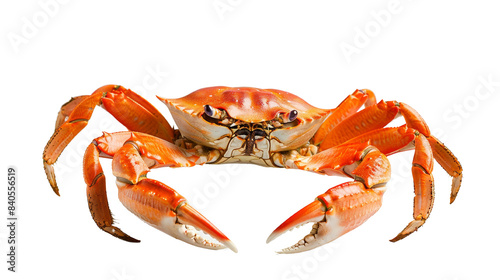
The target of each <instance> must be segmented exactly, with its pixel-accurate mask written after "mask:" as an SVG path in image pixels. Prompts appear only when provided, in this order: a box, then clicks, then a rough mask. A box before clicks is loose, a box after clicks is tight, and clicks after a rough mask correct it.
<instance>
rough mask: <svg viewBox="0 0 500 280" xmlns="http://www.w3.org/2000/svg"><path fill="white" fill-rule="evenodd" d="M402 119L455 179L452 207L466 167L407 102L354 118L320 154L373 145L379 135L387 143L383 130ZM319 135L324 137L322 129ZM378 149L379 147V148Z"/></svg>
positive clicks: (333, 134) (392, 103) (384, 105)
mask: <svg viewBox="0 0 500 280" xmlns="http://www.w3.org/2000/svg"><path fill="white" fill-rule="evenodd" d="M399 115H402V116H403V117H404V119H405V122H406V125H407V127H408V128H411V129H414V130H415V131H418V132H419V133H421V134H423V135H424V136H425V137H426V138H427V140H428V142H429V143H430V146H431V149H432V152H433V153H434V155H435V159H436V161H437V162H438V163H439V164H440V165H441V167H443V169H444V170H446V172H447V173H448V174H449V175H450V176H452V177H453V179H452V191H451V196H450V203H453V201H455V198H456V196H457V194H458V191H459V190H460V184H461V182H462V166H461V165H460V162H459V161H458V159H457V158H456V157H455V155H453V153H452V152H451V151H450V150H449V149H448V148H447V147H446V146H445V145H444V144H443V143H442V142H440V141H439V140H438V139H437V138H435V137H434V136H432V135H431V132H430V130H429V127H428V126H427V124H426V123H425V121H424V119H423V118H422V117H421V116H420V114H419V113H418V112H417V111H416V110H415V109H413V108H412V107H410V106H409V105H408V104H405V103H403V102H397V101H389V102H384V101H383V100H382V101H380V102H379V103H378V104H376V105H372V106H369V107H367V108H365V109H363V110H361V111H359V112H357V113H355V114H353V115H351V116H350V117H348V118H346V119H345V120H344V121H343V122H341V123H340V124H339V125H337V126H335V127H334V128H333V129H332V130H330V132H329V133H328V135H327V137H326V138H325V140H324V141H323V142H322V143H321V144H320V145H319V150H320V151H322V150H325V149H328V148H330V147H333V146H336V145H340V144H342V143H345V142H349V143H352V142H353V141H358V142H363V141H366V140H368V139H372V140H371V141H372V142H373V141H374V140H373V139H374V138H370V137H376V136H377V135H378V137H379V139H382V141H380V143H381V142H383V141H384V140H385V141H386V140H388V139H387V138H384V136H383V135H382V134H380V133H379V129H381V128H383V127H384V126H385V125H387V124H388V123H390V122H391V121H392V120H393V119H394V118H396V117H397V116H399ZM318 133H321V129H320V130H319V131H318ZM357 137H359V138H357ZM381 137H382V138H381ZM353 138H357V139H358V140H352V139H353ZM389 142H391V141H386V144H389ZM376 146H377V147H379V146H378V145H376ZM384 153H385V151H384Z"/></svg>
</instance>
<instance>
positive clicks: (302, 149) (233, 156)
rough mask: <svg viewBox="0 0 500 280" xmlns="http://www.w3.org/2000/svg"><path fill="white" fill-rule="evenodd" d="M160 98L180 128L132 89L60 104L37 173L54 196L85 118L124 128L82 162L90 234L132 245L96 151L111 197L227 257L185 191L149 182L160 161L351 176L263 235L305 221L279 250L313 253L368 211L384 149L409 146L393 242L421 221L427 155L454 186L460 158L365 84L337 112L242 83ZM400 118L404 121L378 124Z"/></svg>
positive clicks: (110, 89)
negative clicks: (406, 217) (410, 206)
mask: <svg viewBox="0 0 500 280" xmlns="http://www.w3.org/2000/svg"><path fill="white" fill-rule="evenodd" d="M158 98H159V99H160V100H161V101H163V102H164V103H165V104H166V105H167V107H168V109H169V110H170V112H171V114H172V116H173V118H174V120H175V122H176V124H177V126H178V127H179V129H178V130H177V129H173V128H172V127H171V126H170V125H169V123H168V122H167V121H166V120H165V118H164V117H163V116H162V115H161V114H160V113H159V112H158V110H157V109H156V108H154V107H153V106H152V105H151V104H150V103H149V102H148V101H146V100H145V99H143V98H142V97H141V96H139V95H137V94H136V93H134V92H133V91H131V90H128V89H125V88H124V87H122V86H116V85H107V86H103V87H101V88H99V89H97V90H96V91H95V92H94V93H93V94H91V95H84V96H79V97H75V98H72V99H71V100H70V101H69V102H67V103H66V104H64V105H63V106H62V108H61V111H60V112H59V115H58V118H57V122H56V130H55V132H54V134H53V135H52V138H51V139H50V140H49V142H48V143H47V146H46V147H45V150H44V152H43V163H44V168H45V172H46V174H47V178H48V180H49V182H50V185H51V186H52V188H53V190H54V192H55V193H56V194H58V195H59V190H58V187H57V184H56V180H55V174H54V169H53V166H52V165H53V164H54V163H55V162H56V160H57V158H58V157H59V155H60V154H61V153H62V151H63V150H64V148H65V147H66V146H67V145H68V143H69V142H70V141H71V140H72V139H73V138H74V137H75V136H76V135H77V134H78V133H79V132H80V131H81V130H82V129H83V128H84V127H85V126H86V125H87V123H88V121H89V119H90V117H91V115H92V112H93V110H94V108H95V107H96V106H97V105H100V106H101V107H102V108H104V109H105V110H106V111H108V112H109V113H111V115H113V116H114V117H115V118H116V119H117V120H118V121H119V122H121V123H122V124H123V125H125V126H126V127H127V129H129V130H130V131H126V132H115V133H104V135H103V136H101V137H98V138H96V139H95V140H94V141H93V142H92V143H91V144H90V145H89V146H88V148H87V150H86V152H85V155H84V159H83V160H84V164H83V166H84V178H85V182H86V184H87V199H88V205H89V209H90V213H91V214H92V218H93V219H94V221H95V223H96V224H97V226H98V227H99V228H100V229H102V230H104V231H106V232H108V233H109V234H111V235H113V236H115V237H118V238H120V239H123V240H126V241H130V242H138V240H137V239H134V238H132V237H130V236H129V235H127V234H126V233H124V232H123V231H122V230H121V229H119V228H118V227H116V226H114V224H113V219H112V216H111V212H110V210H109V207H108V200H107V196H106V186H105V182H106V180H105V177H104V174H103V171H102V168H101V165H100V163H99V158H100V157H106V158H112V159H113V161H112V170H113V175H114V176H115V177H116V184H117V186H118V190H119V191H118V194H119V199H120V201H121V202H122V203H123V205H124V206H125V207H126V208H127V209H129V210H130V211H131V212H132V213H134V214H135V215H137V216H138V217H139V218H141V219H142V220H143V221H145V222H146V223H148V224H150V225H152V226H153V227H155V228H157V229H159V230H161V231H163V232H165V233H167V234H169V235H171V236H173V237H175V238H177V239H180V240H182V241H184V242H187V243H189V244H192V245H195V246H199V247H203V248H208V249H221V248H229V249H231V250H233V251H234V252H236V251H237V249H236V247H235V245H234V244H233V243H232V242H231V241H230V240H229V238H227V237H226V236H225V235H224V234H223V233H222V232H221V231H220V230H219V229H217V228H216V227H215V226H214V225H213V224H212V223H210V222H209V221H208V220H207V219H206V218H205V217H203V216H202V215H201V214H200V213H199V212H197V211H196V210H195V209H194V208H193V207H191V206H190V205H189V204H188V203H187V202H186V199H185V198H184V197H182V196H181V195H180V194H178V193H177V192H176V191H175V190H174V189H172V188H170V187H169V186H167V185H165V184H164V183H162V182H159V181H156V180H152V179H149V178H147V176H146V175H147V173H148V172H149V171H150V170H151V169H153V168H159V167H188V166H194V165H202V164H219V163H253V164H258V165H262V166H267V167H282V168H294V169H302V170H307V171H312V172H316V173H319V174H326V175H340V176H347V177H350V178H352V179H353V180H352V181H350V182H347V183H343V184H340V185H337V186H335V187H333V188H331V189H329V190H327V191H326V192H325V193H323V194H321V195H319V196H318V197H317V198H316V199H315V200H314V201H313V202H312V203H310V204H309V205H307V206H306V207H304V208H302V209H301V210H299V211H298V212H297V213H295V214H294V215H292V216H291V217H290V218H289V219H287V220H286V221H285V222H283V223H282V224H281V225H280V226H279V227H278V228H276V229H275V230H274V231H273V232H272V233H271V235H270V236H269V238H268V239H267V242H270V241H272V240H273V239H275V238H276V237H278V236H279V235H281V234H283V233H284V232H286V231H287V230H289V229H292V228H294V227H295V226H298V225H302V224H305V223H313V226H312V230H311V233H310V234H308V235H306V236H305V237H304V238H303V239H301V240H300V241H299V242H297V243H296V244H295V245H292V246H290V247H288V248H285V249H283V250H282V251H281V252H280V253H296V252H302V251H307V250H310V249H313V248H316V247H318V246H321V245H323V244H326V243H328V242H331V241H333V240H334V239H336V238H338V237H339V236H341V235H343V234H345V233H347V232H349V231H351V230H352V229H354V228H356V227H358V226H359V225H361V224H362V223H364V222H365V221H366V220H367V219H368V218H370V217H371V216H372V215H373V214H374V213H375V212H376V211H377V210H378V209H379V208H380V206H381V204H382V196H383V194H384V192H385V190H386V186H385V185H386V183H387V182H388V181H389V179H390V164H389V161H388V159H387V158H386V156H388V155H391V154H394V153H397V152H401V151H406V150H412V149H414V150H415V155H414V158H413V166H412V167H411V168H412V173H413V180H414V188H415V198H414V210H413V218H414V219H413V221H411V222H410V223H409V224H408V226H406V228H404V229H403V230H402V231H401V232H400V233H399V234H398V235H397V236H396V237H395V238H394V239H392V240H391V241H393V242H394V241H398V240H400V239H402V238H405V237H406V236H408V235H409V234H411V233H412V232H414V231H416V230H417V229H418V228H419V227H420V226H422V225H423V224H424V223H425V221H426V220H427V218H428V217H429V214H430V212H431V209H432V205H433V201H434V184H433V177H432V169H433V160H434V159H436V160H437V162H438V163H439V164H440V165H441V166H442V167H443V168H444V169H445V170H446V172H447V173H448V174H449V175H451V176H452V177H453V182H452V190H451V203H452V202H453V201H454V200H455V198H456V196H457V193H458V191H459V189H460V184H461V180H462V167H461V165H460V163H459V162H458V160H457V158H456V157H455V156H454V155H453V154H452V153H451V151H450V150H449V149H448V148H446V147H445V146H444V145H443V144H442V143H441V142H440V141H439V140H438V139H436V138H435V137H434V136H432V135H431V133H430V131H429V128H428V127H427V125H426V123H425V121H424V120H423V119H422V117H421V116H420V115H419V114H418V113H417V112H416V111H415V110H414V109H412V108H411V107H410V106H408V105H406V104H404V103H402V102H396V101H389V102H384V101H380V102H378V103H377V102H376V99H375V96H374V94H373V93H372V92H371V91H370V90H356V91H355V92H354V93H353V94H351V95H349V96H348V97H347V98H346V99H345V100H344V101H343V102H342V103H340V105H339V106H338V107H337V108H335V109H319V108H316V107H313V106H311V105H309V104H308V103H307V102H305V101H304V100H302V99H301V98H299V97H297V96H295V95H293V94H291V93H288V92H284V91H281V90H275V89H257V88H249V87H240V88H230V87H210V88H204V89H200V90H197V91H195V92H193V93H191V94H189V95H187V96H185V97H183V98H179V99H164V98H160V97H158ZM363 105H364V106H365V108H364V109H362V110H360V111H358V110H359V109H360V108H361V107H362V106H363ZM400 115H402V116H403V117H404V119H405V123H406V124H405V125H402V126H400V127H395V128H393V127H388V128H385V126H386V125H387V124H389V123H390V122H391V121H392V120H393V119H395V118H396V117H398V116H400ZM201 231H204V232H205V233H207V234H208V235H210V236H211V237H212V238H210V237H208V236H204V235H203V234H202V233H201Z"/></svg>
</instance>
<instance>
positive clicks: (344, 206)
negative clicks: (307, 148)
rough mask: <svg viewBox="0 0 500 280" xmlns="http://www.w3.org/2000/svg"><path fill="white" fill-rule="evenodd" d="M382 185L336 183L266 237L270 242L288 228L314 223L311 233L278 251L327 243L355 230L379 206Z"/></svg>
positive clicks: (294, 250) (283, 251) (283, 252)
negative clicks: (370, 187)
mask: <svg viewBox="0 0 500 280" xmlns="http://www.w3.org/2000/svg"><path fill="white" fill-rule="evenodd" d="M384 192H385V187H377V188H373V189H367V188H366V187H365V186H364V185H363V184H362V183H360V182H348V183H344V184H341V185H338V186H335V187H333V188H331V189H329V190H328V191H326V192H325V193H324V194H322V195H319V196H318V197H317V198H316V199H315V200H314V201H313V202H311V203H310V204H309V205H307V206H305V207H304V208H302V209H301V210H299V211H298V212H297V213H295V214H294V215H292V216H291V217H290V218H288V219H287V220H286V221H285V222H283V223H282V224H281V225H280V226H278V227H277V228H276V229H275V230H274V231H273V232H272V233H271V235H269V237H268V239H267V243H269V242H271V241H273V240H274V239H276V238H277V237H279V236H280V235H282V234H284V233H286V232H287V231H289V230H291V229H293V228H295V227H298V226H302V225H304V224H308V223H313V226H312V230H311V232H310V233H309V234H308V235H306V236H305V237H304V238H302V239H300V240H299V241H298V242H297V243H296V244H294V245H292V246H290V247H288V248H285V249H283V250H281V251H279V252H278V253H281V254H290V253H299V252H304V251H308V250H311V249H314V248H316V247H319V246H322V245H324V244H326V243H329V242H331V241H333V240H335V239H337V238H338V237H340V236H342V235H343V234H345V233H347V232H349V231H351V230H353V229H355V228H356V227H358V226H359V225H361V224H363V223H364V222H365V221H366V220H367V219H368V218H370V217H371V216H372V215H373V214H375V212H377V210H378V209H379V208H380V206H381V205H382V195H383V194H384Z"/></svg>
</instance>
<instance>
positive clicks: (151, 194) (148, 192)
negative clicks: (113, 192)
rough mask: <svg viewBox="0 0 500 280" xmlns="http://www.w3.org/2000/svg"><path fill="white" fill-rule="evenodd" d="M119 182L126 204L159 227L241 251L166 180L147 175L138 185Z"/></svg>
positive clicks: (179, 236)
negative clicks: (165, 182)
mask: <svg viewBox="0 0 500 280" xmlns="http://www.w3.org/2000/svg"><path fill="white" fill-rule="evenodd" d="M117 184H118V185H119V198H120V201H121V202H122V203H123V205H124V206H125V207H126V208H127V209H128V210H129V211H131V212H132V213H134V214H135V215H136V216H138V217H139V218H141V219H142V220H143V221H145V222H146V223H148V224H150V225H151V226H153V227H155V228H157V229H158V230H161V231H163V232H164V233H166V234H168V235H170V236H172V237H174V238H176V239H179V240H182V241H184V242H186V243H189V244H191V245H194V246H198V247H202V248H206V249H212V250H218V249H224V248H229V249H231V250H232V251H233V252H235V253H236V252H238V250H237V249H236V246H235V245H234V244H233V242H231V240H229V238H227V237H226V236H225V235H224V234H223V233H222V232H221V231H220V230H219V229H218V228H217V227H215V226H214V225H213V224H212V223H211V222H210V221H209V220H208V219H207V218H205V217H204V216H203V215H201V214H200V213H199V212H198V211H196V210H195V209H194V208H193V207H192V206H191V205H189V204H188V203H187V202H186V199H185V198H184V197H182V196H181V195H180V194H178V193H177V192H176V191H175V190H173V189H172V188H170V187H169V186H167V185H165V184H163V183H162V182H159V181H156V180H152V179H147V178H146V179H143V180H141V181H140V182H139V183H138V184H137V185H130V184H121V183H120V182H118V181H117Z"/></svg>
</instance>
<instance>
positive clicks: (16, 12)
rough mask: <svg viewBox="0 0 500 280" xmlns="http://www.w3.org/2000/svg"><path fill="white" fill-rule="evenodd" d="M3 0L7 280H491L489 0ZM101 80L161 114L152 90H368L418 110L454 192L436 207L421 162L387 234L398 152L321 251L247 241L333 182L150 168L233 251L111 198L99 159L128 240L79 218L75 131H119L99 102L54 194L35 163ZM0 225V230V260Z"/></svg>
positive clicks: (493, 48) (294, 175)
mask: <svg viewBox="0 0 500 280" xmlns="http://www.w3.org/2000/svg"><path fill="white" fill-rule="evenodd" d="M9 2H10V3H9V4H7V1H2V4H1V7H0V21H1V24H0V26H1V27H0V28H1V30H0V33H1V35H2V36H1V39H0V48H1V54H0V55H1V63H0V65H1V66H0V71H1V73H0V74H1V77H2V81H1V92H2V97H3V98H2V109H1V110H0V112H1V118H0V119H1V120H2V121H1V124H2V126H1V131H2V137H1V138H2V140H1V142H2V152H1V154H2V156H1V157H0V158H1V170H2V171H1V172H2V173H3V174H4V175H1V176H0V178H3V180H6V173H7V172H6V169H7V166H9V165H14V166H16V167H17V168H18V176H19V188H18V217H19V221H18V222H19V227H18V233H17V237H18V244H19V245H18V252H17V254H18V267H17V270H18V273H16V274H14V273H8V272H7V264H6V263H5V262H4V261H2V262H1V263H2V264H1V265H0V271H1V272H0V275H6V276H7V279H37V278H48V277H50V278H51V279H67V278H72V279H96V280H98V279H106V280H110V279H114V280H122V279H127V280H128V279H137V280H141V279H179V278H180V277H182V278H183V279H191V278H192V279H207V278H208V279H212V278H215V277H217V278H218V279H318V278H319V277H328V278H329V279H442V280H458V279H459V280H462V279H499V277H500V276H499V275H500V273H499V272H498V263H499V261H500V257H499V253H498V252H499V251H500V241H499V238H498V213H499V210H500V209H499V206H498V205H499V202H498V201H499V198H500V188H499V187H500V186H499V185H498V178H497V176H498V168H499V164H498V157H499V152H498V145H497V142H498V139H496V138H497V137H498V133H497V132H496V130H497V129H498V121H499V120H500V116H499V113H498V104H499V101H500V97H499V95H500V68H499V62H500V55H499V52H500V41H499V39H498V38H499V33H498V27H499V26H500V19H499V17H498V10H499V5H498V4H497V5H495V4H496V2H495V1H474V2H473V1H468V3H469V4H465V3H464V2H466V1H460V3H458V1H439V3H436V2H438V1H410V0H400V1H391V0H385V1H350V2H347V1H343V3H342V4H340V3H337V4H332V3H331V2H333V1H309V2H307V3H306V2H305V1H272V3H270V2H271V1H245V0H240V1H236V0H231V1H230V0H215V1H214V0H208V1H182V3H179V2H181V1H175V2H176V3H174V1H168V2H167V1H140V2H139V1H106V2H105V3H103V2H104V1H65V2H64V3H63V1H61V2H55V1H49V0H40V1H16V2H15V3H14V2H11V1H9ZM188 2H189V3H188ZM337 2H338V1H337ZM44 3H52V4H44ZM349 51H351V52H352V53H349ZM484 81H486V82H484ZM487 81H489V82H487ZM105 84H121V85H123V86H125V87H129V88H132V89H135V90H136V91H137V92H139V93H140V94H142V95H143V96H144V97H145V98H147V99H148V100H149V101H151V102H152V103H153V104H154V105H155V106H156V107H157V108H159V109H160V111H161V112H162V113H164V114H165V115H166V116H168V119H169V120H170V116H169V113H168V111H167V109H166V107H165V106H164V105H163V104H162V103H160V102H159V101H158V100H157V99H156V97H155V95H160V96H163V97H181V96H183V95H186V94H188V93H190V92H192V91H194V90H196V89H198V88H202V87H207V86H214V85H228V86H254V87H261V88H278V89H282V90H286V91H289V92H292V93H294V94H296V95H299V96H301V97H303V98H304V99H305V100H307V101H308V102H309V103H311V104H313V105H315V106H318V107H324V108H333V107H335V106H336V105H337V104H338V103H339V102H340V101H342V100H343V99H344V98H345V97H346V96H347V95H348V94H350V93H352V92H353V91H354V90H355V89H356V88H370V89H372V90H373V91H374V92H375V93H376V95H377V97H378V98H379V99H382V98H383V99H385V100H399V101H404V102H406V103H408V104H410V105H411V106H413V107H414V108H415V109H417V110H418V111H419V112H420V113H421V115H422V116H423V117H424V118H425V119H426V120H427V122H428V124H429V126H430V128H431V130H432V131H433V133H434V134H435V135H437V136H438V137H440V138H441V139H442V140H443V141H444V142H445V143H446V144H447V146H448V147H449V148H450V149H451V150H452V151H453V152H454V153H455V155H457V157H458V158H459V159H460V161H461V162H462V164H463V168H464V180H463V184H462V190H461V191H460V193H459V195H458V198H457V200H456V201H455V203H454V204H453V205H449V203H448V200H449V192H450V184H451V179H450V178H449V177H448V175H447V174H446V173H445V172H444V171H443V170H442V169H441V168H440V167H439V166H438V165H437V164H436V166H435V172H434V174H435V185H436V201H435V206H434V209H433V213H432V215H431V217H430V219H429V220H428V222H427V223H426V224H425V226H423V227H422V228H421V229H420V230H419V231H418V232H417V233H414V234H413V235H411V236H410V237H408V238H406V239H404V240H402V241H400V242H397V243H394V244H393V243H390V242H389V241H388V240H389V239H390V238H392V237H394V236H395V235H396V234H397V233H399V231H400V230H401V229H403V227H404V226H406V224H407V223H408V222H409V221H410V220H411V219H412V204H413V187H412V180H411V175H410V173H409V172H410V164H411V158H412V153H411V152H407V153H405V154H401V155H396V156H392V157H391V162H392V167H393V179H392V181H391V182H390V184H389V190H388V192H387V193H386V195H385V197H384V205H383V206H382V209H381V210H380V211H379V212H378V213H377V214H376V215H375V216H374V217H373V218H371V219H370V220H369V221H368V222H366V223H365V224H364V225H362V226H361V227H359V228H358V229H356V230H354V231H353V232H351V233H349V234H347V235H345V236H343V237H341V238H339V239H338V240H336V241H335V242H333V243H330V244H328V245H325V246H324V247H323V248H320V249H317V250H314V251H310V252H306V253H301V254H295V255H277V254H276V253H274V251H276V250H278V249H280V248H282V247H285V246H287V245H291V244H292V243H294V242H296V241H297V240H299V239H300V238H302V237H303V235H304V234H305V233H306V232H308V231H309V226H308V228H307V229H301V230H299V232H296V231H294V232H291V233H288V236H289V237H288V238H287V237H283V238H280V239H279V240H276V241H275V242H273V243H271V244H265V240H266V238H267V236H268V235H269V233H271V232H272V230H274V228H275V227H276V226H278V225H279V224H280V223H281V222H283V221H284V220H285V219H286V218H288V217H289V216H290V215H291V214H293V213H294V212H295V211H297V210H298V209H300V208H301V207H303V206H304V205H306V204H308V203H309V202H311V201H312V200H313V199H314V198H315V197H316V196H317V195H319V194H321V193H323V192H324V191H326V190H327V189H328V188H330V187H332V186H334V185H336V184H338V183H340V182H342V181H345V179H343V178H328V177H323V176H319V175H315V174H309V173H307V174H306V173H305V172H299V171H289V170H276V169H270V168H262V167H257V166H246V165H245V166H236V167H235V166H229V165H227V166H202V167H194V168H190V169H175V170H173V169H172V170H155V171H153V172H152V173H151V175H150V177H153V178H156V179H159V180H162V181H163V182H165V183H167V184H169V185H170V186H172V187H173V188H175V189H176V190H177V191H179V193H181V194H182V195H184V196H185V197H187V199H188V201H190V202H191V204H192V205H194V206H195V207H196V208H198V210H200V212H203V214H204V215H205V216H206V217H208V218H209V219H210V220H211V221H212V222H213V223H214V224H215V225H217V226H218V227H219V228H220V229H221V230H222V231H223V232H224V233H225V234H226V235H227V236H228V237H230V238H231V239H232V240H233V241H234V242H235V243H236V245H237V247H238V249H239V253H237V254H235V253H233V252H231V251H229V250H222V251H210V250H203V249H200V248H196V247H193V246H190V245H188V244H185V243H183V242H180V241H178V240H175V239H173V238H171V237H169V236H167V235H165V234H163V233H161V232H159V231H157V230H155V229H153V228H151V227H149V226H148V225H146V224H144V223H143V222H141V221H140V220H138V219H137V218H136V217H135V216H133V215H132V214H131V213H129V212H127V211H126V210H125V208H124V207H123V206H122V205H121V204H120V203H119V201H118V199H117V196H116V187H115V185H114V180H113V176H112V175H111V170H110V168H109V166H110V161H109V160H103V161H102V163H103V165H104V166H105V172H106V173H107V176H108V177H107V180H108V196H109V200H110V205H111V209H112V212H113V214H114V217H115V218H116V219H117V220H118V222H119V227H121V228H122V229H123V230H124V231H125V232H127V233H128V234H130V235H131V236H133V237H136V238H138V239H140V240H142V242H141V243H139V244H131V243H126V242H124V241H121V240H119V239H116V238H114V237H112V236H110V235H109V234H106V233H104V232H102V231H101V230H99V229H98V228H97V227H96V226H95V224H94V222H93V221H92V219H91V216H90V214H89V213H88V207H87V201H86V195H85V184H84V182H83V178H82V174H81V173H82V171H81V157H82V155H83V150H84V149H85V147H86V146H87V145H88V143H90V141H91V140H92V139H93V138H95V137H98V136H100V135H101V131H103V130H104V131H109V132H112V131H119V130H122V129H123V127H122V126H121V125H120V124H118V123H117V122H116V121H114V120H112V117H111V116H110V115H109V114H107V113H106V112H105V111H104V110H102V109H96V111H95V113H94V117H93V119H92V121H91V123H90V125H89V126H88V127H87V128H86V129H85V130H84V131H83V132H82V133H81V134H80V135H79V136H78V137H77V138H75V140H74V141H73V143H72V144H71V145H70V146H69V147H68V148H67V150H66V151H65V152H64V153H63V154H62V156H61V157H60V160H59V162H58V163H57V164H56V166H57V168H58V169H57V178H58V180H59V185H60V189H61V197H57V196H56V195H55V194H54V193H53V192H52V190H51V189H50V186H49V184H48V182H47V180H46V178H45V174H44V171H43V167H42V150H43V148H44V146H45V144H46V142H47V140H48V139H49V138H50V136H51V134H52V132H53V129H54V122H55V119H56V115H57V111H58V110H59V108H60V106H61V105H62V104H63V103H64V102H66V101H68V100H69V98H70V97H72V96H78V95H83V94H90V93H91V92H93V91H94V90H95V89H96V88H98V87H100V86H102V85H105ZM2 185H3V186H5V185H6V182H5V183H2ZM2 189H3V191H2V192H1V194H0V206H1V207H0V209H1V211H0V212H1V213H2V214H0V217H6V216H7V209H6V208H7V203H6V201H7V199H6V190H5V189H4V188H2ZM2 219H4V218H2ZM4 221H5V224H6V223H7V221H6V220H4ZM2 224H4V222H2ZM7 235H8V233H7V228H6V226H4V225H3V226H0V252H1V255H2V257H0V260H5V259H6V256H5V255H6V254H7V242H6V238H7ZM0 278H2V279H6V278H4V276H1V277H0Z"/></svg>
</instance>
